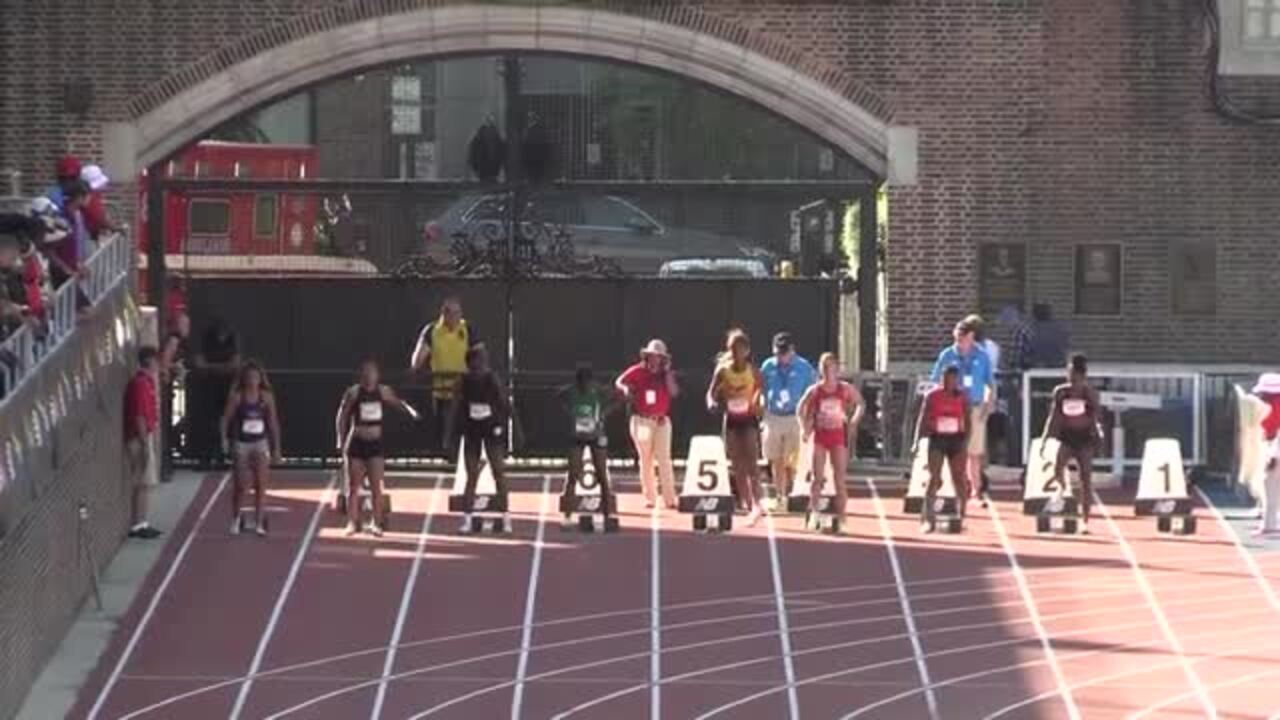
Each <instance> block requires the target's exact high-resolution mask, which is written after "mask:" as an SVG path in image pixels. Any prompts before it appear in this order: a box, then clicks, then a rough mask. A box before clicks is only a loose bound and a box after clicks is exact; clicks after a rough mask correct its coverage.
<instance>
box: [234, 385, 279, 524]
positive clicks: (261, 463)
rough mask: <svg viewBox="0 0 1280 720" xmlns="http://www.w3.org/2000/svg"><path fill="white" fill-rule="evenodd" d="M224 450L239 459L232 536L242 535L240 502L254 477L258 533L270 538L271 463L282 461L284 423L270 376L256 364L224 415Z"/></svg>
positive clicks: (239, 387)
mask: <svg viewBox="0 0 1280 720" xmlns="http://www.w3.org/2000/svg"><path fill="white" fill-rule="evenodd" d="M222 448H223V451H224V452H230V453H231V454H232V456H233V457H234V459H235V467H234V470H233V473H232V474H233V477H234V483H233V484H232V486H231V532H232V534H236V533H239V532H240V502H241V500H242V498H243V496H244V492H245V486H246V485H247V484H248V482H249V479H250V477H252V479H253V486H254V491H255V494H254V500H253V506H254V513H255V515H256V520H255V523H254V531H255V532H257V534H258V535H266V534H267V528H266V525H265V524H264V523H263V522H262V512H263V500H264V497H265V493H266V489H267V475H268V473H269V471H270V469H271V461H272V460H275V461H277V462H279V460H280V422H279V419H278V417H277V415H276V401H275V395H274V394H273V393H272V392H271V384H270V383H268V382H267V373H266V371H265V370H263V369H262V365H260V364H259V363H258V362H257V361H255V360H250V361H249V362H247V363H245V364H244V366H243V367H241V368H240V372H239V373H238V375H237V377H236V382H235V385H234V386H233V387H232V389H231V392H230V394H228V395H227V406H226V409H225V410H224V411H223V413H222Z"/></svg>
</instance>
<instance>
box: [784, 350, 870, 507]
mask: <svg viewBox="0 0 1280 720" xmlns="http://www.w3.org/2000/svg"><path fill="white" fill-rule="evenodd" d="M818 368H819V370H818V371H819V373H820V374H821V377H822V379H821V380H819V381H818V383H817V384H815V385H814V386H813V387H811V388H809V390H808V391H807V392H806V393H805V394H804V397H803V398H802V399H801V400H800V408H799V410H798V412H799V415H800V423H801V426H802V427H803V428H804V439H805V442H808V441H809V440H810V438H812V439H813V484H812V485H811V486H810V488H809V502H810V507H815V508H816V507H818V502H819V499H820V498H821V497H822V485H823V483H824V481H825V477H826V471H827V461H828V459H830V461H831V468H832V470H833V472H832V474H833V475H834V476H835V477H834V478H832V482H833V483H835V485H834V490H835V498H836V503H835V506H836V513H837V514H838V515H839V516H840V518H841V519H843V518H844V509H845V504H846V503H847V501H848V491H847V489H846V488H845V473H846V471H847V470H848V467H849V445H850V443H851V440H850V438H852V437H856V436H857V432H858V423H859V422H860V421H861V420H862V413H863V410H864V408H865V405H864V403H863V402H862V393H860V392H858V388H856V387H854V386H853V385H851V384H849V383H847V382H844V381H842V380H841V379H840V361H839V360H837V359H836V356H835V353H823V354H822V357H821V359H819V360H818ZM808 525H809V528H810V529H813V530H816V529H818V518H817V517H816V516H815V515H813V514H812V513H811V514H810V516H809V520H808Z"/></svg>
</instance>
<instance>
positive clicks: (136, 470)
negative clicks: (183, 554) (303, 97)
mask: <svg viewBox="0 0 1280 720" xmlns="http://www.w3.org/2000/svg"><path fill="white" fill-rule="evenodd" d="M159 375H160V353H159V351H157V350H156V349H155V348H153V347H150V346H148V347H144V348H142V349H140V350H139V351H138V372H137V373H135V374H134V376H133V378H132V379H130V380H129V385H128V386H127V387H126V388H125V392H124V455H125V474H126V479H127V481H128V482H129V487H130V489H131V491H132V493H133V515H132V524H131V525H130V526H129V537H131V538H140V539H142V540H152V539H155V538H158V537H160V535H161V534H162V533H161V532H160V531H159V530H157V529H155V528H153V527H151V524H150V523H148V522H147V491H148V490H149V486H150V485H151V484H152V480H151V473H150V472H148V471H149V469H150V467H151V464H152V457H151V455H152V449H151V448H152V440H153V438H154V435H155V433H156V429H157V428H158V427H159V424H160V423H159V417H158V415H159V413H158V400H157V395H156V384H157V381H158V378H159Z"/></svg>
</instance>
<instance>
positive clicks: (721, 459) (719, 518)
mask: <svg viewBox="0 0 1280 720" xmlns="http://www.w3.org/2000/svg"><path fill="white" fill-rule="evenodd" d="M680 512H683V513H691V514H692V515H693V529H694V530H698V531H707V532H723V531H726V530H732V529H733V493H732V491H731V490H730V488H729V461H728V459H727V458H726V457H725V452H724V440H723V439H721V438H720V437H719V436H718V435H696V436H694V437H693V438H691V439H690V440H689V457H688V460H687V462H686V464H685V470H684V483H683V484H682V485H681V487H680Z"/></svg>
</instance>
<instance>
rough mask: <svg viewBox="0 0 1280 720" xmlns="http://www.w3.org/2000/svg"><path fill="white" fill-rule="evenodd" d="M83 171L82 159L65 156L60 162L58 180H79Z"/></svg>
mask: <svg viewBox="0 0 1280 720" xmlns="http://www.w3.org/2000/svg"><path fill="white" fill-rule="evenodd" d="M82 169H83V168H82V166H81V165H80V158H77V157H75V156H74V155H65V156H63V157H62V158H59V160H58V168H57V170H58V172H57V174H58V179H59V180H61V179H63V178H78V177H80V171H81V170H82Z"/></svg>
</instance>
